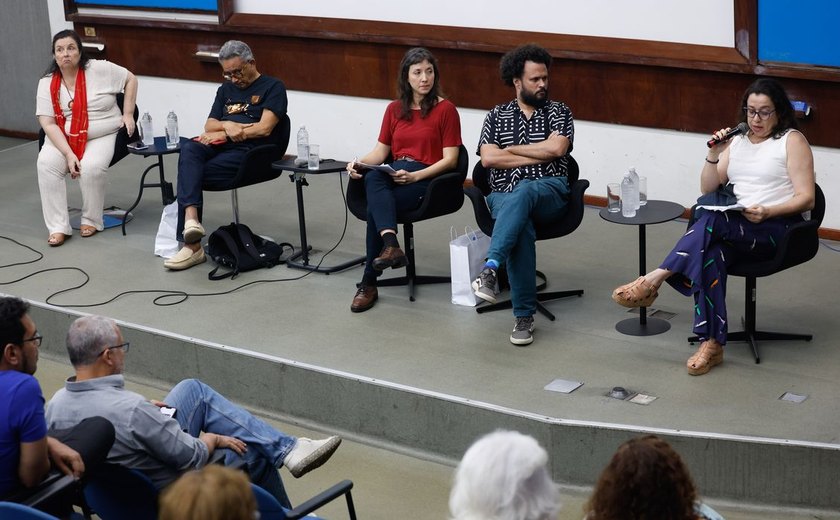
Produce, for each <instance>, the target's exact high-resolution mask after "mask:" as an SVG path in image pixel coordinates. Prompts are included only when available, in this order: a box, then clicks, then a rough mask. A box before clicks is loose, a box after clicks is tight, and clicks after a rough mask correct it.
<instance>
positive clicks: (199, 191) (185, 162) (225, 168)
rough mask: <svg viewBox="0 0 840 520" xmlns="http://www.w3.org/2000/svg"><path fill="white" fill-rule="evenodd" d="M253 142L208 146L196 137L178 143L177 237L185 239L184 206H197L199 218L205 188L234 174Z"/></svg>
mask: <svg viewBox="0 0 840 520" xmlns="http://www.w3.org/2000/svg"><path fill="white" fill-rule="evenodd" d="M252 147H253V146H252V145H251V144H247V143H227V144H223V145H220V146H209V145H206V144H201V143H199V142H198V141H192V140H190V141H185V142H183V143H181V153H180V155H179V156H178V227H177V238H178V240H179V241H183V239H184V220H185V219H184V212H185V210H186V207H187V206H196V207H197V208H198V220H199V221H201V216H202V206H203V204H204V197H203V190H204V188H213V187H220V188H223V187H225V186H227V183H229V182H230V180H231V179H232V178H233V177H235V176H236V173H237V171H238V169H239V164H240V163H241V162H242V160H243V158H244V157H245V154H246V153H247V152H248V150H250V149H251V148H252Z"/></svg>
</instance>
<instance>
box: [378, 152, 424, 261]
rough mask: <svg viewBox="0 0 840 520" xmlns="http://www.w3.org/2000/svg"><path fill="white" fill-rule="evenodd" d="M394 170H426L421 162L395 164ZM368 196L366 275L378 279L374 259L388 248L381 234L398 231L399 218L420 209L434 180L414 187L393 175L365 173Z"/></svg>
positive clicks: (402, 161) (380, 172)
mask: <svg viewBox="0 0 840 520" xmlns="http://www.w3.org/2000/svg"><path fill="white" fill-rule="evenodd" d="M391 167H392V168H393V169H394V170H397V171H399V170H406V171H410V172H415V171H418V170H422V169H423V168H426V165H425V164H423V163H421V162H418V161H406V160H401V161H394V162H393V163H391ZM364 182H365V195H366V198H367V233H366V235H365V255H366V262H365V275H368V276H369V277H378V276H379V275H380V274H382V272H381V271H377V270H376V269H374V268H373V259H374V258H376V257H377V256H379V253H380V252H381V251H382V248H383V247H384V242H383V241H382V237H381V236H380V233H381V232H382V230H384V229H393V230H394V231H395V232H396V231H397V214H398V213H399V212H401V211H409V210H412V209H415V208H417V207H419V206H420V204H421V203H422V201H423V196H425V194H426V190H427V188H428V186H429V183H430V182H431V181H430V180H422V181H419V182H414V183H411V184H396V183H395V182H394V179H393V178H392V177H391V175H389V174H387V173H385V172H382V171H380V170H370V171H368V172H366V173H365V177H364Z"/></svg>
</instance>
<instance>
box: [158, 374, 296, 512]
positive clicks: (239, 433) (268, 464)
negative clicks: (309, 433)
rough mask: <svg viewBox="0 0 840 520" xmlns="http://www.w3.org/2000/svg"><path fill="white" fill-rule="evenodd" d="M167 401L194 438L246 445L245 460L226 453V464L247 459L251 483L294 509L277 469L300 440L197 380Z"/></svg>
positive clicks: (180, 385) (180, 386)
mask: <svg viewBox="0 0 840 520" xmlns="http://www.w3.org/2000/svg"><path fill="white" fill-rule="evenodd" d="M163 401H164V402H165V403H166V404H168V405H169V406H172V407H174V408H175V409H176V410H177V412H176V413H175V419H176V420H177V421H178V424H180V425H181V428H182V429H183V430H184V431H185V432H187V433H189V434H190V435H192V436H193V437H198V436H199V434H200V433H201V432H209V433H216V434H219V435H227V436H230V437H236V438H237V439H239V440H241V441H243V442H245V444H246V445H247V448H248V450H247V451H246V452H245V454H244V455H242V456H240V455H238V454H237V453H236V452H234V451H233V450H226V451H227V455H226V456H225V464H228V463H232V462H233V461H235V460H238V459H244V460H245V462H246V464H247V465H248V474H249V475H250V478H251V482H253V483H254V484H256V485H258V486H260V487H261V488H263V489H265V490H266V491H268V492H269V493H271V495H272V496H274V497H275V498H276V499H277V500H278V501H279V502H280V505H282V506H283V507H286V508H291V507H292V506H291V503H290V502H289V497H288V496H287V495H286V489H285V488H284V487H283V481H282V480H280V474H279V473H278V472H277V468H279V467H280V466H282V465H283V460H284V459H285V458H286V455H288V454H289V452H290V451H291V450H292V448H294V447H295V444H296V443H297V438H296V437H292V436H291V435H286V434H285V433H283V432H281V431H278V430H275V429H274V428H272V427H271V426H269V425H268V424H266V423H265V422H264V421H262V420H260V419H257V418H256V417H254V416H253V415H251V414H250V413H249V412H248V411H246V410H244V409H243V408H242V407H240V406H237V405H235V404H233V403H231V402H230V401H228V400H227V399H226V398H225V397H224V396H223V395H221V394H219V393H218V392H216V391H215V390H213V389H212V388H210V387H209V386H207V385H206V384H204V383H202V382H201V381H199V380H197V379H185V380H183V381H181V382H180V383H178V384H177V385H175V388H173V389H172V390H171V391H170V392H169V395H167V396H166V398H164V400H163Z"/></svg>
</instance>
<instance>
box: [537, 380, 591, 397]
mask: <svg viewBox="0 0 840 520" xmlns="http://www.w3.org/2000/svg"><path fill="white" fill-rule="evenodd" d="M581 386H583V383H581V382H580V381H571V380H569V379H555V380H554V381H552V382H550V383H548V384H547V385H545V387H543V389H544V390H548V391H550V392H560V393H562V394H570V393H572V392H574V391H575V390H577V389H578V388H580V387H581Z"/></svg>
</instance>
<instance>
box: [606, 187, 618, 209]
mask: <svg viewBox="0 0 840 520" xmlns="http://www.w3.org/2000/svg"><path fill="white" fill-rule="evenodd" d="M607 211H609V212H610V213H618V212H619V211H621V184H618V183H616V182H611V183H609V184H607Z"/></svg>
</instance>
